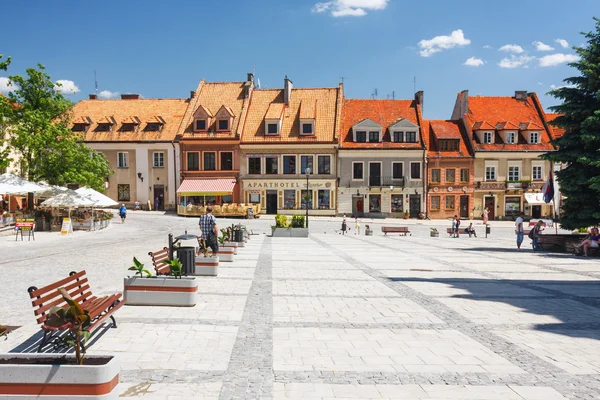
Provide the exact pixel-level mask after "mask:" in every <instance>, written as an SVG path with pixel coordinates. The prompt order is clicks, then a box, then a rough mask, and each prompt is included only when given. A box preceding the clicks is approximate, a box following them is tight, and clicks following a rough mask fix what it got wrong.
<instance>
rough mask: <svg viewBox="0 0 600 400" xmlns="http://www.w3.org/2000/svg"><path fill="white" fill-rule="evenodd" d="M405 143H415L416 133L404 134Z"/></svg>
mask: <svg viewBox="0 0 600 400" xmlns="http://www.w3.org/2000/svg"><path fill="white" fill-rule="evenodd" d="M406 143H417V132H406Z"/></svg>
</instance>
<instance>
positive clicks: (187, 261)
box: [177, 246, 196, 275]
mask: <svg viewBox="0 0 600 400" xmlns="http://www.w3.org/2000/svg"><path fill="white" fill-rule="evenodd" d="M195 258H196V248H195V247H191V246H186V247H180V248H178V249H177V259H178V260H179V261H181V265H182V268H181V272H182V274H183V275H192V273H193V272H194V267H195V263H196V260H195Z"/></svg>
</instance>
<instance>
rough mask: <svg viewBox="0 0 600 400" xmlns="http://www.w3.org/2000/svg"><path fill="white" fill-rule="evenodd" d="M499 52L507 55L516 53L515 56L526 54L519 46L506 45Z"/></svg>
mask: <svg viewBox="0 0 600 400" xmlns="http://www.w3.org/2000/svg"><path fill="white" fill-rule="evenodd" d="M498 50H500V51H503V52H505V53H515V54H521V53H524V52H525V50H523V48H522V47H521V46H519V45H517V44H505V45H504V46H502V47H500V48H499V49H498Z"/></svg>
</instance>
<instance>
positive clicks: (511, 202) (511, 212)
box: [504, 197, 521, 216]
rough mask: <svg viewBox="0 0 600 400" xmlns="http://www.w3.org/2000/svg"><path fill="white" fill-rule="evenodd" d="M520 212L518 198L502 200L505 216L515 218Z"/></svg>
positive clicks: (519, 199)
mask: <svg viewBox="0 0 600 400" xmlns="http://www.w3.org/2000/svg"><path fill="white" fill-rule="evenodd" d="M520 212H521V198H520V197H505V198H504V214H505V215H506V216H517V215H519V213H520Z"/></svg>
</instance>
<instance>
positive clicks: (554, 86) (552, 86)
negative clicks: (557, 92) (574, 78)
mask: <svg viewBox="0 0 600 400" xmlns="http://www.w3.org/2000/svg"><path fill="white" fill-rule="evenodd" d="M574 87H576V86H575V85H560V86H556V85H550V89H553V90H554V89H562V88H574Z"/></svg>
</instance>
